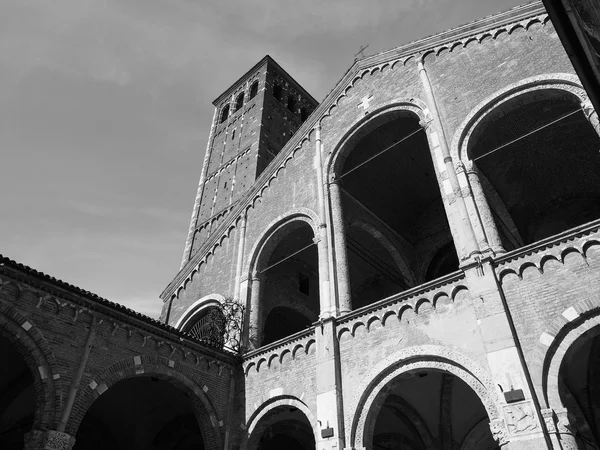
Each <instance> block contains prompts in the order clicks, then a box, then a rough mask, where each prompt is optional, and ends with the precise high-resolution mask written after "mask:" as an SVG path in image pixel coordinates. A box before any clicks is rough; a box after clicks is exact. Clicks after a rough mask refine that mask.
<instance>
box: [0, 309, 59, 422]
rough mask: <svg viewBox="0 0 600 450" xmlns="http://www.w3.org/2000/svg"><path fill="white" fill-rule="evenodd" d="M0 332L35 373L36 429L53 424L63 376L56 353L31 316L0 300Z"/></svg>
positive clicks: (57, 414)
mask: <svg viewBox="0 0 600 450" xmlns="http://www.w3.org/2000/svg"><path fill="white" fill-rule="evenodd" d="M0 335H1V336H2V337H4V338H6V339H8V341H9V342H10V343H11V344H12V345H14V346H15V348H16V349H17V351H18V352H19V354H20V355H21V357H22V358H23V360H24V361H25V364H26V365H27V367H28V368H29V370H30V372H31V374H32V376H33V384H34V390H35V405H36V407H35V414H34V424H33V426H34V429H40V428H53V427H54V425H55V423H56V420H57V419H58V417H59V414H60V408H61V402H60V401H58V400H57V399H58V398H60V396H59V395H57V393H59V392H60V388H61V382H60V378H59V377H56V374H57V373H56V369H57V367H58V365H57V363H56V357H55V356H54V353H53V352H52V349H51V347H50V345H49V344H48V342H47V341H46V339H45V338H44V335H43V334H42V332H41V331H40V330H39V328H38V327H37V326H36V325H35V324H34V322H33V321H32V320H31V319H27V318H26V317H24V316H23V315H22V314H20V313H19V312H18V311H16V310H15V309H14V308H12V307H11V306H10V305H7V304H5V303H4V302H0Z"/></svg>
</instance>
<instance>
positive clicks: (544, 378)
mask: <svg viewBox="0 0 600 450" xmlns="http://www.w3.org/2000/svg"><path fill="white" fill-rule="evenodd" d="M590 330H594V335H596V334H600V298H589V299H584V300H580V301H579V302H577V303H575V304H573V305H571V306H570V307H568V308H567V309H565V310H564V311H563V312H562V314H560V315H559V316H557V317H555V318H554V319H553V320H552V321H551V322H550V323H549V324H548V327H547V328H546V329H545V330H544V331H543V332H542V334H541V335H540V337H539V339H538V342H537V343H536V347H535V348H534V354H535V355H537V356H538V358H539V361H538V362H537V363H536V364H532V375H533V379H534V382H535V381H536V380H537V381H538V382H540V381H541V386H542V393H543V399H544V401H545V402H546V406H547V407H548V408H551V409H553V410H555V411H556V410H560V409H563V408H564V406H563V404H562V400H561V399H560V393H559V388H558V381H559V379H558V378H559V374H560V368H561V365H562V363H563V361H564V359H565V355H566V353H567V352H568V351H569V349H571V348H572V345H573V343H575V341H577V339H579V338H580V337H581V336H583V335H584V334H585V333H587V332H589V331H590Z"/></svg>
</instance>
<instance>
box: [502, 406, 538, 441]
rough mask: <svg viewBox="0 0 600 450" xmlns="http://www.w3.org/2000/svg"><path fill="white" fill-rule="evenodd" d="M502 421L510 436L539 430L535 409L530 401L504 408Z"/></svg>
mask: <svg viewBox="0 0 600 450" xmlns="http://www.w3.org/2000/svg"><path fill="white" fill-rule="evenodd" d="M504 419H505V421H506V428H507V429H508V433H509V435H510V436H515V435H518V434H523V433H529V432H532V431H536V430H537V429H538V428H539V424H538V422H537V418H536V417H535V409H534V408H533V404H532V403H531V402H530V401H525V402H520V403H514V404H512V405H507V406H505V407H504Z"/></svg>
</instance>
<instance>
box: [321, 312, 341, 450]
mask: <svg viewBox="0 0 600 450" xmlns="http://www.w3.org/2000/svg"><path fill="white" fill-rule="evenodd" d="M315 337H316V370H317V380H316V381H317V383H316V391H317V424H318V430H317V433H318V434H317V442H316V444H317V445H316V448H317V449H319V450H334V449H335V450H340V449H343V448H344V415H343V406H342V389H341V379H340V378H341V376H340V351H339V346H338V341H337V336H336V324H335V319H334V318H328V319H324V320H322V321H321V322H320V323H318V324H317V326H316V327H315Z"/></svg>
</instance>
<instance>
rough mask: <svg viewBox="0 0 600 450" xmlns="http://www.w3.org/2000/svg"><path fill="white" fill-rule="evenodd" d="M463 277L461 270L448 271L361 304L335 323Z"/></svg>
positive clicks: (351, 318) (432, 289)
mask: <svg viewBox="0 0 600 450" xmlns="http://www.w3.org/2000/svg"><path fill="white" fill-rule="evenodd" d="M464 278H465V274H464V273H463V271H462V270H461V271H457V272H453V273H450V274H448V275H444V276H443V277H441V278H438V279H436V280H433V281H429V282H427V283H424V284H420V285H419V286H415V287H413V288H410V289H407V290H406V291H402V292H399V293H398V294H394V295H392V296H390V297H386V298H384V299H381V300H378V301H376V302H375V303H371V304H370V305H367V306H363V307H362V308H358V309H355V310H354V311H350V312H349V313H347V314H345V315H343V316H340V317H338V318H337V323H338V324H341V323H345V322H349V321H350V320H353V319H356V318H357V317H360V316H363V315H365V314H368V313H370V312H372V311H376V310H378V309H382V308H385V307H387V306H389V305H391V304H394V303H398V302H401V301H404V300H407V299H409V298H411V297H415V296H417V295H420V294H423V293H425V292H430V291H434V290H437V289H439V288H441V287H443V286H446V285H448V284H452V283H454V282H456V281H460V280H463V279H464Z"/></svg>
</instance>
